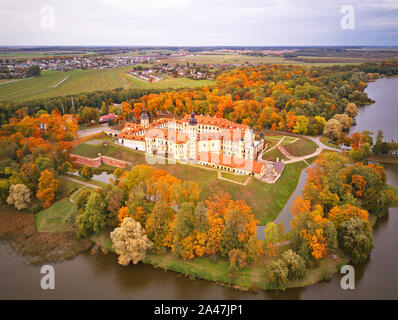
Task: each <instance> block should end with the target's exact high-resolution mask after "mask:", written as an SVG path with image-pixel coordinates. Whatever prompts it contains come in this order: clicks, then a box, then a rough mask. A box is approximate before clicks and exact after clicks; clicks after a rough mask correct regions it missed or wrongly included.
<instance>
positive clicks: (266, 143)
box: [264, 137, 280, 150]
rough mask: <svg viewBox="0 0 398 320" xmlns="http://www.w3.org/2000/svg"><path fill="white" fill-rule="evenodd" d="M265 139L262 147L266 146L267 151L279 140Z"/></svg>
mask: <svg viewBox="0 0 398 320" xmlns="http://www.w3.org/2000/svg"><path fill="white" fill-rule="evenodd" d="M268 138H269V137H266V138H265V139H264V145H267V150H269V149H271V148H272V147H273V146H274V145H276V144H277V143H278V142H279V140H280V139H273V138H269V139H268Z"/></svg>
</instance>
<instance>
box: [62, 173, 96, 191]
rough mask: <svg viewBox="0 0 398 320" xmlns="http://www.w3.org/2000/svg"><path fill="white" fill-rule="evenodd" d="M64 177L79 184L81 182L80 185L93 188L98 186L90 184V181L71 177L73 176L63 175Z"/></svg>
mask: <svg viewBox="0 0 398 320" xmlns="http://www.w3.org/2000/svg"><path fill="white" fill-rule="evenodd" d="M64 178H65V179H66V180H70V181H73V182H76V183H80V184H82V185H84V186H86V187H90V188H94V189H97V188H99V186H96V185H95V184H91V183H88V182H84V181H80V180H77V179H73V178H71V177H68V176H64Z"/></svg>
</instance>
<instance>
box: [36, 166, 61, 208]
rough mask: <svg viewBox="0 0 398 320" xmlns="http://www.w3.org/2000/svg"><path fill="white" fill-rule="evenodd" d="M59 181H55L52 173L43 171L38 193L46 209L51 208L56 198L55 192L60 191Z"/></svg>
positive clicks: (38, 197) (37, 195)
mask: <svg viewBox="0 0 398 320" xmlns="http://www.w3.org/2000/svg"><path fill="white" fill-rule="evenodd" d="M58 184H59V183H58V179H55V178H54V176H53V174H52V172H51V171H48V170H47V169H45V170H43V171H42V172H41V174H40V178H39V188H38V190H37V193H36V197H37V199H39V200H40V201H41V202H42V204H43V207H44V208H48V207H49V206H51V203H52V202H53V201H54V198H55V191H57V189H58Z"/></svg>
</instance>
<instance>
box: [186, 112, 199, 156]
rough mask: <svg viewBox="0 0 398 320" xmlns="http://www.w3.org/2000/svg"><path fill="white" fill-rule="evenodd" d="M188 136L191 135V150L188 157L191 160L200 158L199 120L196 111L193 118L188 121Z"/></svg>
mask: <svg viewBox="0 0 398 320" xmlns="http://www.w3.org/2000/svg"><path fill="white" fill-rule="evenodd" d="M188 137H189V146H188V148H189V151H188V157H189V159H191V160H197V158H198V120H197V119H196V118H195V113H194V112H193V111H192V113H191V118H189V121H188Z"/></svg>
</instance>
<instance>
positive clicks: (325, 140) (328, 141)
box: [319, 136, 340, 149]
mask: <svg viewBox="0 0 398 320" xmlns="http://www.w3.org/2000/svg"><path fill="white" fill-rule="evenodd" d="M319 140H321V142H322V143H323V144H325V145H327V146H328V147H330V148H336V149H340V147H339V146H338V145H337V144H335V143H334V142H333V140H331V139H330V138H329V137H325V136H322V137H320V139H319Z"/></svg>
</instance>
